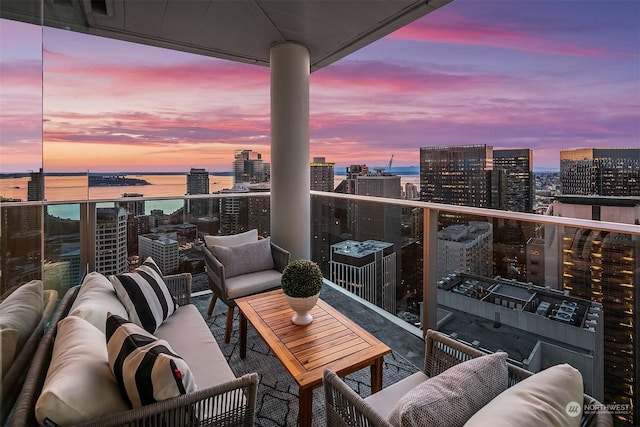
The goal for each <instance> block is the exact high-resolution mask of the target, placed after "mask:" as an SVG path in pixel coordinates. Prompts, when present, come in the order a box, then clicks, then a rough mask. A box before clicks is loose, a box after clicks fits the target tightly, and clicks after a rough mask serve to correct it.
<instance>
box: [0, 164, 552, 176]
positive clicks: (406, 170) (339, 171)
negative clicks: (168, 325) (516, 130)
mask: <svg viewBox="0 0 640 427" xmlns="http://www.w3.org/2000/svg"><path fill="white" fill-rule="evenodd" d="M370 169H372V170H373V169H375V168H370ZM533 172H534V173H537V174H551V173H559V172H560V170H559V169H546V168H537V169H536V168H534V169H533ZM334 173H335V175H336V176H340V175H345V173H346V168H344V167H340V168H335V170H334ZM391 173H392V174H394V175H405V176H411V175H416V176H417V175H420V167H419V166H406V167H402V166H400V167H397V168H391ZM188 174H189V172H89V173H87V172H45V173H44V176H94V177H97V176H154V175H158V176H176V175H182V176H186V175H188ZM209 175H210V176H233V171H214V172H209ZM30 176H31V172H15V173H10V172H9V173H0V179H5V178H28V177H30Z"/></svg>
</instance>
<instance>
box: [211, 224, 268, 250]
mask: <svg viewBox="0 0 640 427" xmlns="http://www.w3.org/2000/svg"><path fill="white" fill-rule="evenodd" d="M256 240H258V230H257V229H256V228H254V229H253V230H249V231H245V232H244V233H238V234H231V235H228V236H204V244H205V245H206V246H207V247H208V248H209V249H211V248H212V247H213V246H214V245H218V246H233V245H242V244H243V243H249V242H255V241H256Z"/></svg>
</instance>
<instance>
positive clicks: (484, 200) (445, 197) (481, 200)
mask: <svg viewBox="0 0 640 427" xmlns="http://www.w3.org/2000/svg"><path fill="white" fill-rule="evenodd" d="M492 170H493V148H492V147H491V146H487V145H461V146H451V147H421V148H420V200H422V201H423V202H433V203H445V204H449V205H462V206H474V207H480V208H488V207H491V206H492V203H491V197H492V195H491V188H490V186H489V183H490V179H491V177H490V171H492Z"/></svg>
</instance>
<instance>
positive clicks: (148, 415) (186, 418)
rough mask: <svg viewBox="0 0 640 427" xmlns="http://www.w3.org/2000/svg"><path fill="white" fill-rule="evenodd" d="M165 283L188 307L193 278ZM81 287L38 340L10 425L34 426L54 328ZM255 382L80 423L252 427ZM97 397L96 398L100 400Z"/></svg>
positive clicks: (242, 380)
mask: <svg viewBox="0 0 640 427" xmlns="http://www.w3.org/2000/svg"><path fill="white" fill-rule="evenodd" d="M164 281H165V283H166V284H167V287H168V288H169V291H170V292H171V294H172V295H173V296H174V297H175V298H176V300H177V302H178V304H179V305H185V304H189V303H190V298H191V274H189V273H183V274H175V275H171V276H164ZM79 289H80V286H74V287H73V288H71V289H70V290H69V291H68V292H67V293H66V294H65V296H64V298H63V299H62V301H61V303H60V305H59V306H58V309H57V310H56V311H55V312H54V314H53V316H52V318H51V324H50V326H49V327H48V328H47V330H46V332H45V334H44V336H43V337H42V340H41V341H40V344H39V346H38V349H37V350H36V354H35V356H34V359H33V362H32V364H31V367H30V368H29V371H28V373H27V377H26V379H25V382H24V386H23V387H22V391H21V392H20V395H19V396H18V400H17V401H16V404H15V407H14V414H13V417H12V420H11V426H14V427H24V426H32V425H38V422H37V420H36V416H35V404H36V401H37V400H38V397H39V396H40V392H41V390H42V386H43V384H44V380H45V377H46V375H47V370H48V368H49V364H50V362H51V355H52V351H53V344H54V341H55V336H56V332H57V324H58V321H60V320H62V319H64V318H65V317H66V316H67V314H68V313H69V310H70V308H71V306H72V304H73V302H74V301H75V298H76V296H77V295H78V291H79ZM203 321H204V320H203ZM258 379H259V378H258V375H257V374H256V373H251V374H246V375H243V376H241V377H239V378H236V379H235V380H232V381H228V382H225V383H223V384H219V385H216V386H212V387H208V388H205V389H201V390H197V391H195V392H192V393H187V394H184V395H181V396H178V397H174V398H171V399H167V400H164V401H161V402H157V403H154V404H151V405H145V406H143V407H141V408H135V409H130V410H128V411H124V412H120V413H116V414H111V415H109V416H105V417H101V418H100V419H96V420H92V421H90V422H87V423H85V424H82V426H94V427H95V426H104V427H106V426H130V427H134V426H185V427H186V426H216V427H217V426H225V427H227V426H234V427H235V426H246V427H252V426H253V424H254V419H255V406H256V396H257V390H258ZM96 398H97V399H99V396H96ZM214 408H215V410H214ZM212 414H213V415H212Z"/></svg>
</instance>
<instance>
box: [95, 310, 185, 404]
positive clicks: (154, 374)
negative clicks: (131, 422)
mask: <svg viewBox="0 0 640 427" xmlns="http://www.w3.org/2000/svg"><path fill="white" fill-rule="evenodd" d="M105 332H106V339H107V354H108V357H109V367H110V368H111V371H112V372H113V375H114V376H115V378H116V380H117V381H118V384H119V385H120V388H121V389H122V391H123V393H124V395H125V396H127V398H128V399H129V402H130V403H131V406H132V407H134V408H139V407H141V406H143V405H148V404H150V403H154V402H158V401H161V400H166V399H170V398H172V397H176V396H180V395H181V394H186V393H190V392H193V391H196V390H197V386H196V383H195V381H194V378H193V374H192V373H191V370H190V369H189V366H187V363H186V362H185V361H184V360H183V359H182V358H181V357H180V356H178V355H177V354H175V352H174V351H173V349H172V348H171V346H170V345H169V343H168V342H167V341H165V340H161V339H158V338H156V337H154V336H153V335H151V334H150V333H149V332H147V331H145V330H144V329H142V328H141V327H140V326H138V325H136V324H134V323H131V322H129V321H128V320H126V319H124V318H122V317H120V316H118V315H116V314H111V313H109V315H108V317H107V323H106V328H105Z"/></svg>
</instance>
